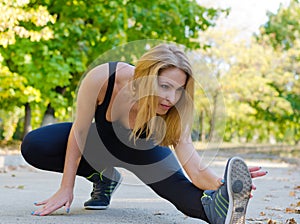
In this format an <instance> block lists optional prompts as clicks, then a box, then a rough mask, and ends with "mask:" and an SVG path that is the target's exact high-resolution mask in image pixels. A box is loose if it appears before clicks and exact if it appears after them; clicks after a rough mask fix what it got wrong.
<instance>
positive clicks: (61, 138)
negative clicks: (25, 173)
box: [21, 123, 97, 177]
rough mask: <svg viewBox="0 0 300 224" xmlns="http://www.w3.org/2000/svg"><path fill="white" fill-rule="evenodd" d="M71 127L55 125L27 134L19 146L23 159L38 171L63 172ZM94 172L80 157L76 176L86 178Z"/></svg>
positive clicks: (63, 124)
mask: <svg viewBox="0 0 300 224" xmlns="http://www.w3.org/2000/svg"><path fill="white" fill-rule="evenodd" d="M71 127H72V123H57V124H53V125H47V126H44V127H41V128H38V129H35V130H33V131H31V132H29V133H28V134H27V135H26V136H25V138H24V140H23V142H22V144H21V153H22V155H23V157H24V159H25V160H26V161H27V162H28V163H29V164H30V165H32V166H34V167H36V168H38V169H42V170H48V171H55V172H63V169H64V162H65V155H66V149H67V143H68V137H69V133H70V130H71ZM94 172H97V171H95V170H94V169H93V168H92V167H91V166H90V165H89V164H88V163H87V162H86V160H85V159H84V158H83V157H82V158H81V161H80V164H79V167H78V170H77V174H78V175H80V176H84V177H87V176H89V175H91V174H92V173H94Z"/></svg>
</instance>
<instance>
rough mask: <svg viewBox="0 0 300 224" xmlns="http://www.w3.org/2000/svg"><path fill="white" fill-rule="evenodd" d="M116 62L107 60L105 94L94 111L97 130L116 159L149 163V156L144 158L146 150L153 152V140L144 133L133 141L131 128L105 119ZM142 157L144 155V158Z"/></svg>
mask: <svg viewBox="0 0 300 224" xmlns="http://www.w3.org/2000/svg"><path fill="white" fill-rule="evenodd" d="M117 63H118V62H109V79H108V85H107V90H106V94H105V96H104V100H103V102H102V103H101V104H100V105H98V106H97V108H96V112H95V123H96V127H97V131H98V134H99V137H100V139H101V141H102V142H103V144H104V146H105V147H106V149H107V150H108V151H109V152H110V153H112V154H113V155H114V156H115V157H117V158H118V159H120V160H122V161H124V162H125V161H126V162H129V163H131V164H136V165H139V164H145V162H146V161H147V162H146V163H149V157H148V158H146V157H147V154H148V153H147V151H149V154H150V151H152V152H151V153H153V150H155V148H156V146H155V144H154V142H153V141H152V140H146V139H145V138H144V137H145V135H142V136H141V138H139V139H137V141H136V143H134V141H133V139H130V134H131V129H127V128H125V127H124V126H123V125H122V124H121V123H120V122H119V121H113V122H110V121H108V120H107V119H106V113H107V109H108V106H109V103H110V101H111V97H112V93H113V89H114V84H115V77H116V67H117ZM145 156H146V157H145ZM143 157H145V160H144V159H143ZM153 159H154V158H153ZM154 160H156V159H154ZM154 160H153V161H151V159H150V161H151V162H155V161H154Z"/></svg>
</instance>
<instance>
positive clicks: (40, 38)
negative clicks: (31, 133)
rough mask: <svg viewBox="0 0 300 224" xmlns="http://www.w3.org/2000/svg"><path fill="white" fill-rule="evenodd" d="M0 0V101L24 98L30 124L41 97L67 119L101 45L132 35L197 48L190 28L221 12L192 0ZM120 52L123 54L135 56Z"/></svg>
mask: <svg viewBox="0 0 300 224" xmlns="http://www.w3.org/2000/svg"><path fill="white" fill-rule="evenodd" d="M0 7H1V11H4V14H1V15H0V22H1V24H2V23H3V24H4V26H3V27H1V28H0V54H1V55H2V61H1V66H2V67H1V71H2V72H1V74H4V73H5V75H2V76H1V78H2V77H4V78H3V81H2V80H1V84H0V89H1V96H2V97H3V98H1V102H0V105H1V108H3V109H4V110H6V111H11V110H13V109H11V108H10V107H8V106H9V104H10V105H16V106H17V107H19V108H23V106H22V105H24V104H26V103H30V107H31V110H32V115H34V116H32V117H33V118H34V119H32V125H33V128H35V127H37V126H39V122H41V120H42V117H43V114H44V112H45V111H46V109H47V107H49V105H50V106H51V108H53V109H54V111H55V116H56V118H57V119H58V120H67V119H70V117H71V113H72V106H73V101H74V96H75V90H76V88H77V86H78V83H79V81H80V78H81V76H82V74H83V73H84V72H85V71H86V69H87V67H88V66H89V65H90V64H91V63H92V62H93V61H94V60H95V59H97V58H98V56H99V55H102V54H103V53H104V52H106V51H107V50H109V49H112V48H114V47H116V46H119V45H122V44H125V43H128V42H130V41H134V40H140V39H161V40H167V41H174V42H177V43H180V44H184V45H186V46H188V47H190V48H197V47H199V43H198V41H196V38H197V37H198V35H199V34H198V31H200V30H206V29H207V28H208V27H209V26H212V25H214V21H215V19H216V18H217V16H218V15H219V14H220V13H221V12H222V11H221V10H215V9H207V8H204V7H202V6H200V5H198V4H197V3H196V1H194V0H192V1H188V0H185V1H180V0H171V1H161V2H157V1H154V2H153V1H131V0H128V1H126V0H125V1H124V0H122V1H121V0H112V1H107V0H98V1H83V0H61V1H56V0H31V1H29V0H28V1H21V0H13V1H7V0H0ZM8 18H10V19H8ZM136 47H137V46H136ZM138 47H141V49H143V47H142V46H138ZM144 48H145V46H144ZM124 51H128V52H134V51H133V49H124ZM121 53H124V52H120V54H121ZM126 55H128V58H131V59H132V60H130V61H133V60H134V58H136V56H135V55H130V54H128V53H127V54H126ZM119 58H121V57H119ZM126 59H127V58H126ZM98 62H99V60H98ZM7 83H9V84H7ZM4 84H5V85H4ZM2 91H3V93H2ZM12 92H13V93H14V94H12V95H11V93H12Z"/></svg>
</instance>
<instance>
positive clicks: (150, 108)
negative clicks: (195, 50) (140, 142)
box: [131, 44, 194, 146]
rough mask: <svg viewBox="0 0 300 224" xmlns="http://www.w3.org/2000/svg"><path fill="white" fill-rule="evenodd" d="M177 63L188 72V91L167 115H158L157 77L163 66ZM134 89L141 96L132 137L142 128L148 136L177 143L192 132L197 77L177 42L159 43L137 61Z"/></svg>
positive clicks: (171, 65)
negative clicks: (170, 43) (195, 77)
mask: <svg viewBox="0 0 300 224" xmlns="http://www.w3.org/2000/svg"><path fill="white" fill-rule="evenodd" d="M170 67H176V68H179V69H181V70H182V71H183V72H185V74H186V75H187V81H186V85H185V91H183V93H182V95H181V98H180V99H179V101H178V102H177V103H176V104H175V106H173V107H172V108H171V109H170V110H169V111H168V112H167V114H166V115H163V116H159V118H161V119H158V117H156V110H157V107H158V97H157V88H158V84H157V77H158V76H159V74H160V73H161V71H162V70H164V69H167V68H170ZM133 83H134V84H133V91H134V93H135V96H136V97H137V99H138V108H139V109H138V112H137V116H136V120H135V125H134V127H133V131H132V135H131V137H134V140H136V139H137V138H139V137H140V136H141V134H142V133H143V131H145V132H146V139H150V138H153V139H154V140H155V141H156V142H157V144H160V145H164V146H170V145H173V146H174V145H176V144H177V143H178V141H179V139H180V137H181V136H182V133H185V134H190V132H191V126H192V122H193V101H194V80H193V74H192V69H191V65H190V63H189V61H188V58H187V56H186V55H185V54H184V52H183V51H181V50H180V49H179V48H178V47H176V46H175V45H168V44H160V45H158V46H156V47H154V48H152V49H150V50H149V51H148V52H147V53H145V54H144V55H143V56H142V57H141V58H140V59H139V60H138V62H137V64H136V67H135V72H134V77H133Z"/></svg>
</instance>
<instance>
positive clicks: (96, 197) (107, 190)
mask: <svg viewBox="0 0 300 224" xmlns="http://www.w3.org/2000/svg"><path fill="white" fill-rule="evenodd" d="M87 179H88V180H90V181H92V182H93V191H92V193H91V199H89V200H88V201H86V202H85V203H84V208H85V209H107V208H108V206H109V203H110V199H111V196H112V194H113V193H114V192H115V191H116V190H117V188H118V187H119V185H120V184H121V182H122V176H121V174H120V173H119V172H118V171H117V170H116V169H115V168H113V177H112V180H111V179H109V178H107V177H105V176H104V175H103V172H102V173H94V174H92V175H91V176H90V177H88V178H87Z"/></svg>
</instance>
